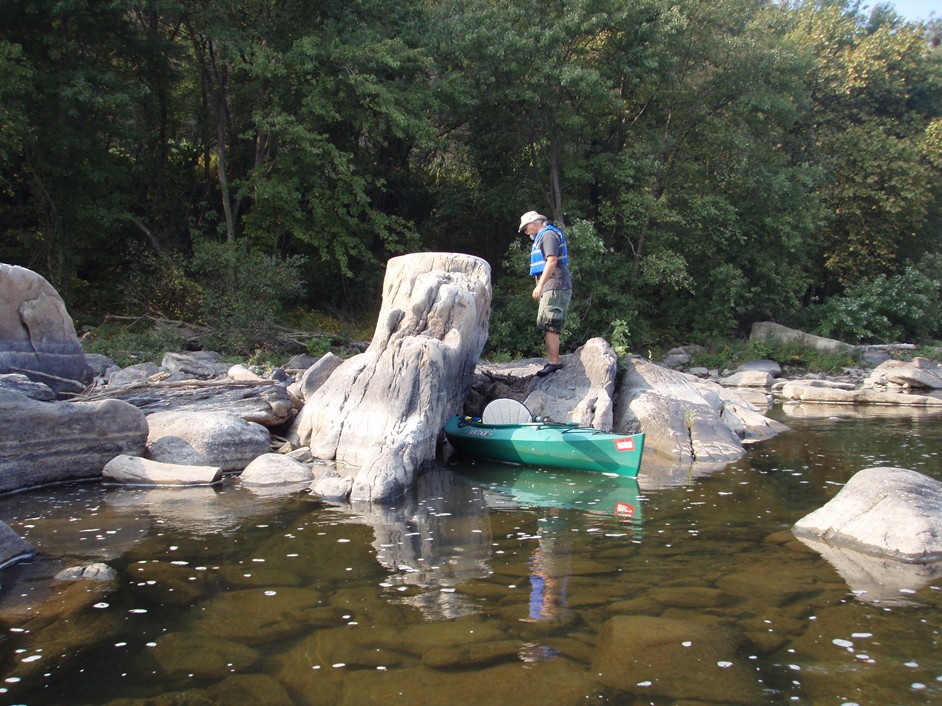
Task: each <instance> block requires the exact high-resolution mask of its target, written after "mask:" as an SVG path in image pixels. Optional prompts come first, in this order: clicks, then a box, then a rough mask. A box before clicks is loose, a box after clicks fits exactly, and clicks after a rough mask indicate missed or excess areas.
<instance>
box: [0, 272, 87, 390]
mask: <svg viewBox="0 0 942 706" xmlns="http://www.w3.org/2000/svg"><path fill="white" fill-rule="evenodd" d="M0 373H23V374H24V375H28V376H29V378H30V379H31V380H35V381H36V382H41V383H45V384H47V385H49V387H50V388H52V390H53V391H54V392H55V393H56V394H57V395H61V394H62V393H76V392H81V391H82V390H83V389H84V387H85V384H84V380H85V378H86V364H85V351H83V350H82V346H81V344H80V343H79V340H78V337H77V336H76V335H75V326H74V324H73V323H72V318H71V317H70V316H69V314H68V312H67V311H66V308H65V303H64V302H63V301H62V297H60V296H59V293H58V292H56V290H55V289H54V288H53V287H52V285H51V284H49V282H47V281H46V280H45V279H44V278H43V277H41V276H40V275H38V274H36V273H35V272H33V271H32V270H28V269H26V268H25V267H18V266H16V265H5V264H2V263H0Z"/></svg>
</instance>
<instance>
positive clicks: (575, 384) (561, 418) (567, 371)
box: [524, 338, 618, 432]
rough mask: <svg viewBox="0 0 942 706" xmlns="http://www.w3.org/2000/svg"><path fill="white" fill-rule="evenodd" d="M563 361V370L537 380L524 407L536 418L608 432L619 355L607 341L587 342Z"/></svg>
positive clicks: (612, 411) (591, 340)
mask: <svg viewBox="0 0 942 706" xmlns="http://www.w3.org/2000/svg"><path fill="white" fill-rule="evenodd" d="M562 362H563V364H564V367H563V369H562V370H559V371H557V372H555V373H553V374H552V375H550V376H547V377H545V378H537V379H536V382H535V384H534V386H533V389H532V390H531V392H530V394H529V395H528V396H527V398H526V400H525V401H524V404H525V405H526V406H527V408H529V410H530V412H531V413H532V414H533V415H534V416H537V417H549V418H550V419H553V420H554V421H557V422H575V423H577V424H579V425H580V426H585V427H595V428H596V429H599V430H601V431H605V432H609V431H611V430H612V421H613V414H614V401H613V399H612V398H613V396H614V393H615V376H616V374H617V372H618V356H617V355H616V354H615V351H613V350H612V347H611V346H610V345H609V344H608V341H606V340H605V339H604V338H593V339H590V340H589V341H587V342H586V344H585V345H584V346H582V347H581V348H579V349H578V350H576V352H575V353H573V354H572V355H567V356H563V358H562Z"/></svg>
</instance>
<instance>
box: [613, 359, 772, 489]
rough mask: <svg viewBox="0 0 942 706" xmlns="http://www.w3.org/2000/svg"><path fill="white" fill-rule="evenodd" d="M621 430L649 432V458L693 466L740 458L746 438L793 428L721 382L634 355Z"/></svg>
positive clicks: (621, 402)
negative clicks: (672, 368)
mask: <svg viewBox="0 0 942 706" xmlns="http://www.w3.org/2000/svg"><path fill="white" fill-rule="evenodd" d="M615 429H616V431H618V432H625V433H630V432H637V431H642V430H643V431H644V432H645V440H644V443H645V447H644V453H645V458H651V457H660V459H661V460H662V461H665V462H667V463H668V464H673V465H681V466H684V467H689V465H690V464H693V463H701V464H717V463H728V462H730V461H734V460H736V459H737V458H740V457H741V456H742V455H743V454H745V449H744V447H743V441H744V440H745V441H757V440H760V439H763V438H769V437H771V436H774V435H775V434H777V433H779V432H781V431H785V430H787V427H785V426H784V425H782V424H779V423H778V422H775V421H773V420H770V419H768V418H766V417H764V416H763V415H761V414H759V412H758V411H757V410H756V408H755V407H754V406H753V405H751V404H750V403H748V402H746V401H745V400H744V399H743V398H742V397H741V396H738V395H735V394H734V393H733V394H731V393H729V392H728V391H725V390H724V389H723V388H722V387H721V386H720V385H717V384H716V383H711V382H708V381H703V380H700V379H699V378H696V377H694V376H692V375H686V374H684V373H680V372H676V371H673V370H669V369H667V368H664V367H662V366H658V365H655V364H653V363H651V362H649V361H647V360H645V359H643V358H640V357H633V358H631V359H629V360H628V369H627V371H626V372H625V375H624V377H623V378H622V382H621V385H620V387H619V391H618V396H617V402H616V405H615ZM648 465H651V464H648ZM642 472H644V469H642Z"/></svg>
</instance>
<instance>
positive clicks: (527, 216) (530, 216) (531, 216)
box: [517, 211, 548, 233]
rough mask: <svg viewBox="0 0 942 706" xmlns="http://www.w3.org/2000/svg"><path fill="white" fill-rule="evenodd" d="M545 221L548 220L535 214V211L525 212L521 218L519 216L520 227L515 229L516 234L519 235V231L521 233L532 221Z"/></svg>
mask: <svg viewBox="0 0 942 706" xmlns="http://www.w3.org/2000/svg"><path fill="white" fill-rule="evenodd" d="M545 220H548V219H547V218H546V216H544V215H542V214H540V213H537V212H536V211H527V212H526V213H524V214H523V215H522V216H520V227H519V228H518V229H517V232H518V233H519V232H520V231H522V230H523V229H524V228H526V227H527V226H528V225H530V224H531V223H533V221H545Z"/></svg>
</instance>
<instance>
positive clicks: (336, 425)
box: [289, 253, 491, 501]
mask: <svg viewBox="0 0 942 706" xmlns="http://www.w3.org/2000/svg"><path fill="white" fill-rule="evenodd" d="M490 275H491V273H490V265H488V263H487V262H485V261H484V260H481V259H480V258H476V257H472V256H469V255H458V254H453V253H416V254H412V255H404V256H402V257H396V258H393V259H391V260H390V261H389V263H388V265H387V269H386V278H385V281H384V284H383V304H382V307H381V310H380V313H379V317H378V322H377V326H376V332H375V334H374V336H373V340H372V341H371V342H370V345H369V347H368V348H367V350H366V351H365V352H364V353H361V354H359V355H356V356H354V357H353V358H350V359H348V360H346V361H344V362H343V363H342V364H341V365H340V366H338V367H337V368H336V370H334V372H333V374H332V375H331V376H330V378H329V379H328V380H327V381H326V382H325V383H324V384H323V385H322V386H321V387H319V388H318V389H317V390H316V391H315V392H314V394H313V395H312V396H311V397H310V399H308V400H306V402H305V405H304V407H303V409H302V410H301V413H300V414H299V415H298V417H297V419H296V420H295V422H294V423H293V424H292V426H291V430H290V433H289V438H290V439H291V441H292V442H293V443H295V444H296V445H298V446H310V447H311V451H312V453H313V454H314V455H315V456H316V457H318V458H322V459H327V460H332V461H336V462H337V463H338V464H340V465H343V466H349V467H353V468H355V469H358V470H356V475H355V478H354V481H353V484H352V489H351V494H350V497H351V499H352V500H357V501H369V500H373V501H384V500H390V499H392V498H394V497H396V496H397V495H399V494H401V493H402V492H403V491H404V490H405V489H406V488H407V487H408V486H409V485H411V483H412V481H413V479H414V477H415V475H416V473H417V472H418V471H419V470H420V469H421V468H422V467H424V466H425V465H427V464H429V463H431V461H432V460H433V459H434V457H435V446H436V441H437V438H438V435H439V432H440V431H441V429H442V427H443V426H444V424H445V420H446V419H447V418H448V416H450V415H451V414H454V413H455V412H457V411H458V405H459V404H460V403H461V401H462V400H463V399H465V396H466V395H467V392H468V389H469V387H470V385H471V379H472V375H473V372H474V366H475V364H476V363H477V360H478V356H479V355H480V353H481V350H482V349H483V348H484V343H485V342H486V340H487V324H488V319H489V317H490V303H491V281H490Z"/></svg>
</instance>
